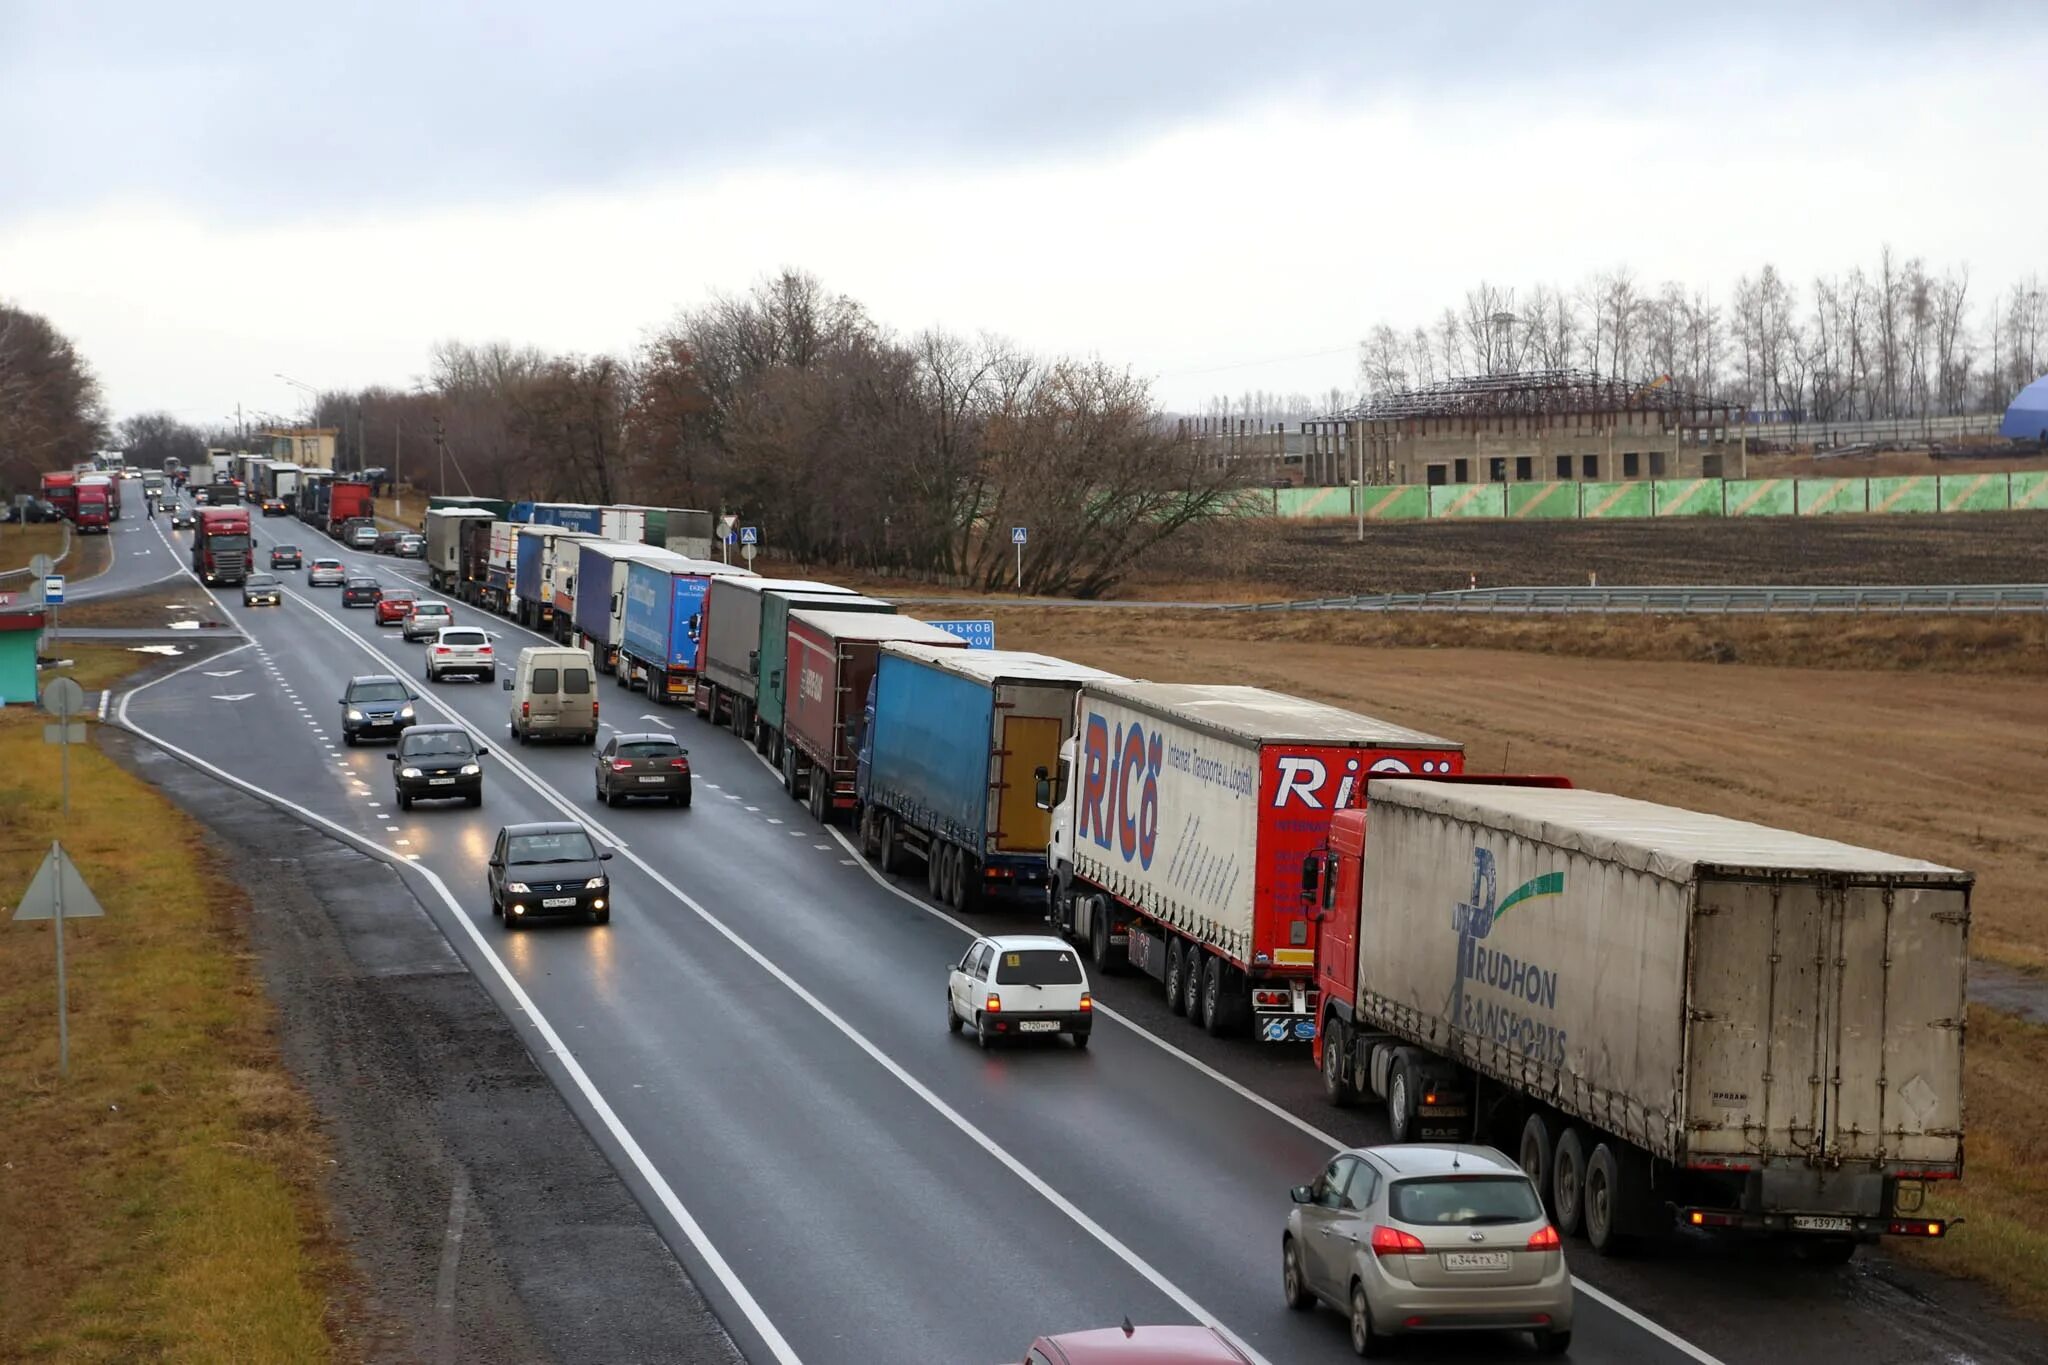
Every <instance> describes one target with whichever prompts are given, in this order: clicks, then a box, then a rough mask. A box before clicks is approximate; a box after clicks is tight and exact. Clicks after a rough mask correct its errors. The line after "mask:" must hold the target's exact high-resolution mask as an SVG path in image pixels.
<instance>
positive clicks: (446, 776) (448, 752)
mask: <svg viewBox="0 0 2048 1365" xmlns="http://www.w3.org/2000/svg"><path fill="white" fill-rule="evenodd" d="M483 756H484V747H483V746H482V745H481V744H478V743H477V742H476V741H475V740H474V739H473V738H471V737H470V733H469V731H467V730H465V729H463V728H462V727H461V726H460V725H415V726H413V727H412V729H410V730H407V731H406V732H405V733H404V734H402V735H400V736H399V737H398V747H397V748H396V749H394V750H392V751H391V752H390V753H389V754H387V755H386V757H387V758H389V759H390V760H391V773H392V783H393V799H394V800H395V801H396V803H397V805H398V808H399V809H400V810H411V809H412V803H413V802H415V801H467V802H469V804H470V805H472V806H481V805H482V804H483V803H484V770H483V765H482V764H481V763H479V762H478V760H479V759H481V758H482V757H483Z"/></svg>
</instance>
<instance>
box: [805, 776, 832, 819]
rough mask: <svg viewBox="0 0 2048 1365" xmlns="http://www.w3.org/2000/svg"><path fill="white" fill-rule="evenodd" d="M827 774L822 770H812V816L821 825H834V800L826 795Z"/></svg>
mask: <svg viewBox="0 0 2048 1365" xmlns="http://www.w3.org/2000/svg"><path fill="white" fill-rule="evenodd" d="M824 777H825V773H824V771H823V770H822V769H818V768H813V769H811V785H810V793H809V794H810V798H811V816H812V818H813V819H815V820H816V821H817V822H818V823H819V824H821V825H830V824H831V823H832V799H831V797H829V796H827V795H826V793H825V787H826V784H825V781H824Z"/></svg>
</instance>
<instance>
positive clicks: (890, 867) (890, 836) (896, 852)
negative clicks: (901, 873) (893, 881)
mask: <svg viewBox="0 0 2048 1365" xmlns="http://www.w3.org/2000/svg"><path fill="white" fill-rule="evenodd" d="M875 820H876V822H877V823H878V824H880V825H881V827H882V828H881V830H880V831H879V832H878V833H877V834H876V836H875V864H876V866H878V867H880V868H881V870H882V871H883V872H884V873H889V872H894V871H895V870H896V868H897V866H898V864H899V863H900V862H901V860H902V857H903V852H902V850H901V849H900V848H899V847H897V844H896V817H895V816H893V815H891V814H889V812H887V811H883V812H882V813H881V814H880V815H877V816H876V817H875Z"/></svg>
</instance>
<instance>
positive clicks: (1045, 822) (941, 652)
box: [854, 641, 1127, 911]
mask: <svg viewBox="0 0 2048 1365" xmlns="http://www.w3.org/2000/svg"><path fill="white" fill-rule="evenodd" d="M1124 681H1127V680H1126V679H1123V678H1119V677H1117V676H1116V675H1115V674H1113V673H1105V672H1103V671H1102V670H1101V669H1098V668H1088V667H1085V666H1083V665H1081V664H1077V663H1072V662H1070V661H1068V660H1066V659H1055V658H1052V657H1050V656H1048V655H1044V654H1028V653H1025V652H1023V651H1020V650H1009V649H951V648H946V647H943V646H936V645H926V644H912V643H907V642H897V641H892V642H889V643H886V644H884V645H883V646H882V647H881V651H880V654H879V655H878V657H877V660H876V664H875V677H874V682H873V684H872V686H871V688H870V692H869V702H868V706H867V708H866V715H865V717H864V720H863V732H862V735H861V747H860V760H859V763H858V764H857V766H856V770H855V777H854V784H855V787H854V789H855V795H856V799H857V803H858V804H857V807H856V809H857V815H856V820H857V823H858V825H859V828H860V840H861V849H862V851H863V852H864V853H866V854H867V855H868V856H869V857H870V858H872V859H874V860H875V861H876V862H877V863H878V864H879V865H880V866H881V867H882V869H883V870H884V871H887V872H899V871H902V870H904V865H905V864H906V863H907V862H909V861H910V860H912V859H915V858H922V859H923V861H924V867H925V886H926V888H927V889H928V890H929V891H930V892H931V893H932V895H933V896H934V897H935V898H937V899H938V900H939V901H941V902H942V903H944V904H946V905H950V906H952V907H953V908H954V909H955V910H962V911H964V910H968V909H972V908H973V907H974V906H976V905H978V904H979V903H980V902H981V901H982V900H983V899H984V898H985V897H987V896H990V895H992V894H1001V893H1005V892H1022V893H1033V892H1037V893H1042V892H1043V891H1044V890H1045V886H1046V857H1045V855H1046V845H1047V843H1048V842H1049V841H1050V837H1051V833H1052V823H1051V821H1052V817H1051V815H1050V813H1048V812H1046V811H1043V810H1040V809H1039V808H1038V804H1037V774H1038V770H1039V769H1040V768H1043V769H1045V770H1046V771H1047V772H1048V773H1051V772H1055V771H1057V769H1058V767H1059V761H1060V746H1061V745H1062V744H1063V743H1065V742H1066V740H1067V739H1068V738H1069V737H1070V736H1071V735H1072V733H1073V726H1074V693H1075V692H1076V691H1078V690H1079V689H1080V687H1081V685H1082V684H1084V683H1098V682H1124Z"/></svg>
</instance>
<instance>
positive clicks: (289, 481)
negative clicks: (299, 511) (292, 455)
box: [258, 460, 301, 517]
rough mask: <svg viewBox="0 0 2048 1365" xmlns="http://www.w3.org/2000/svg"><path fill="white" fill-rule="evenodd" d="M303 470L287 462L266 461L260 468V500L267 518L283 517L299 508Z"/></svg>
mask: <svg viewBox="0 0 2048 1365" xmlns="http://www.w3.org/2000/svg"><path fill="white" fill-rule="evenodd" d="M300 474H301V470H300V469H299V467H298V466H297V465H295V464H292V463H290V462H289V461H286V460H265V461H263V462H262V464H261V465H260V466H259V467H258V500H259V502H260V505H261V506H262V508H263V515H264V516H266V517H282V516H287V515H289V514H290V513H291V511H292V509H293V508H294V507H296V506H298V500H299V478H300Z"/></svg>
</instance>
